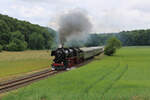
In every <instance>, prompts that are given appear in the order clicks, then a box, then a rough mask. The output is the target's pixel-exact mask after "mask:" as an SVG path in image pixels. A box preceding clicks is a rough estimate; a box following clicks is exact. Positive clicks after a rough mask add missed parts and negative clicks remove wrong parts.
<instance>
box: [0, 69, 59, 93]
mask: <svg viewBox="0 0 150 100" xmlns="http://www.w3.org/2000/svg"><path fill="white" fill-rule="evenodd" d="M59 72H60V71H59ZM57 73H58V71H51V70H44V71H41V72H37V73H34V74H31V75H27V76H23V77H18V78H16V79H13V80H8V81H5V82H1V83H0V93H4V92H8V91H11V90H14V89H17V88H20V87H23V86H26V85H28V84H31V83H32V82H34V81H37V80H40V79H43V78H46V77H48V76H51V75H54V74H57Z"/></svg>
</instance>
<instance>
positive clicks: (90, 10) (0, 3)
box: [0, 0, 150, 33]
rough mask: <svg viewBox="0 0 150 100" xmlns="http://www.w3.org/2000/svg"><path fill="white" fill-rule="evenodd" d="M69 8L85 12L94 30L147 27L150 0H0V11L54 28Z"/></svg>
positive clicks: (103, 31)
mask: <svg viewBox="0 0 150 100" xmlns="http://www.w3.org/2000/svg"><path fill="white" fill-rule="evenodd" d="M72 9H82V10H84V11H86V13H87V15H88V18H89V19H90V21H91V23H92V25H93V28H92V32H96V33H108V32H120V31H127V30H135V29H147V28H150V0H0V13H1V14H5V15H9V16H11V17H15V18H17V19H19V20H26V21H29V22H31V23H33V24H39V25H42V26H48V27H52V28H54V29H55V30H57V29H58V25H57V23H58V19H59V16H61V14H63V13H65V12H68V11H69V10H72Z"/></svg>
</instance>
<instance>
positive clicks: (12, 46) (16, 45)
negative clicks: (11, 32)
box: [7, 39, 27, 51]
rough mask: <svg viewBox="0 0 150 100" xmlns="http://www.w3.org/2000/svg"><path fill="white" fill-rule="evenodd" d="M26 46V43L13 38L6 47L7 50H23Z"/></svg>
mask: <svg viewBox="0 0 150 100" xmlns="http://www.w3.org/2000/svg"><path fill="white" fill-rule="evenodd" d="M26 48H27V43H26V42H25V41H21V40H18V39H16V40H14V41H12V42H11V43H9V44H8V46H7V49H8V51H23V50H25V49H26Z"/></svg>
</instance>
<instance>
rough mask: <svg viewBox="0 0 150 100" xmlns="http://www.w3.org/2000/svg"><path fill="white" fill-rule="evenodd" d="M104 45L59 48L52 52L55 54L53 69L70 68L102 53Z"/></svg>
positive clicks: (52, 54)
mask: <svg viewBox="0 0 150 100" xmlns="http://www.w3.org/2000/svg"><path fill="white" fill-rule="evenodd" d="M103 51H104V47H103V46H100V47H83V48H64V47H62V48H57V49H56V50H53V51H52V52H51V56H54V59H53V63H52V70H68V69H70V68H71V67H72V66H75V65H77V64H80V63H82V62H84V61H86V60H88V59H91V58H93V57H94V56H97V55H99V54H101V53H102V52H103Z"/></svg>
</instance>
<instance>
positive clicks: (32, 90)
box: [2, 47, 150, 100]
mask: <svg viewBox="0 0 150 100" xmlns="http://www.w3.org/2000/svg"><path fill="white" fill-rule="evenodd" d="M2 100H150V47H124V48H121V49H120V50H119V51H117V53H116V54H115V55H114V56H112V57H109V56H104V57H103V58H101V57H100V56H98V57H95V59H94V61H92V62H91V63H89V64H87V65H84V66H83V67H80V68H77V69H74V70H71V71H68V72H64V73H61V74H57V75H55V76H53V77H50V78H48V79H45V80H41V81H39V82H36V83H33V84H31V85H29V86H26V87H24V88H20V89H18V90H17V91H12V92H10V93H8V94H7V95H6V96H4V97H3V98H2Z"/></svg>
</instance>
